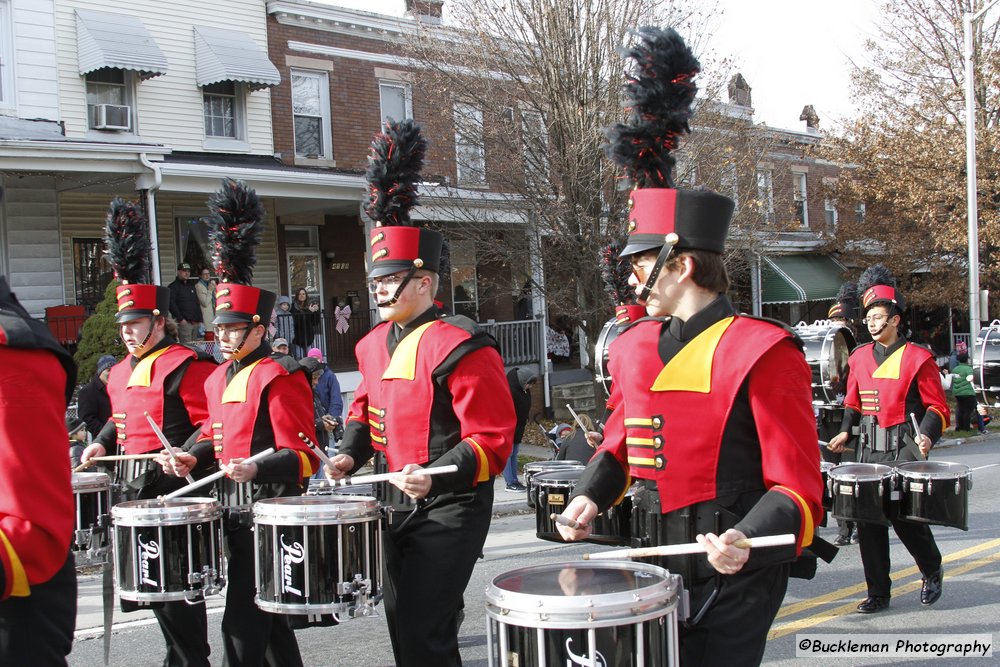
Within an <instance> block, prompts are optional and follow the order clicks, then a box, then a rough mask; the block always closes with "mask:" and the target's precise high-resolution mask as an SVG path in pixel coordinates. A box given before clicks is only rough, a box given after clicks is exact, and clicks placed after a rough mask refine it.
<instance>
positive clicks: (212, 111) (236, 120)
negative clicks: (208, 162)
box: [201, 81, 243, 139]
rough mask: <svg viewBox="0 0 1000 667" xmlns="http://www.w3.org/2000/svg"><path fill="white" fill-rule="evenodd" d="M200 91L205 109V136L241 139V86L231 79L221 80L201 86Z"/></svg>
mask: <svg viewBox="0 0 1000 667" xmlns="http://www.w3.org/2000/svg"><path fill="white" fill-rule="evenodd" d="M201 93H202V100H203V106H204V111H205V136H206V137H210V138H215V139H242V138H243V90H242V86H241V85H240V84H237V83H235V82H233V81H221V82H219V83H213V84H210V85H208V86H204V87H202V89H201Z"/></svg>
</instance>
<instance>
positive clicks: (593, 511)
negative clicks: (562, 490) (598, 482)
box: [556, 496, 597, 542]
mask: <svg viewBox="0 0 1000 667" xmlns="http://www.w3.org/2000/svg"><path fill="white" fill-rule="evenodd" d="M562 515H563V516H564V517H565V518H567V519H573V520H574V521H576V522H577V523H580V524H583V528H570V527H569V526H564V525H562V524H561V523H557V524H556V529H557V530H558V531H559V534H560V535H562V538H563V539H564V540H566V541H567V542H575V541H577V540H582V539H584V538H586V537H587V536H588V535H590V522H591V521H593V519H594V517H595V516H597V504H596V503H595V502H594V501H593V500H591V499H590V498H588V497H587V496H577V497H576V498H574V499H573V500H571V501H570V502H569V505H567V506H566V509H564V510H563V512H562Z"/></svg>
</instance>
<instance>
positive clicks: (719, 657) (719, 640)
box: [680, 564, 789, 667]
mask: <svg viewBox="0 0 1000 667" xmlns="http://www.w3.org/2000/svg"><path fill="white" fill-rule="evenodd" d="M788 568H789V566H788V565H787V564H783V565H771V566H768V567H763V568H760V569H756V570H751V571H749V572H740V573H738V574H735V575H732V576H721V577H718V580H719V581H720V586H719V594H718V597H717V598H716V600H715V603H714V604H713V605H712V606H711V607H709V609H708V611H707V612H706V613H705V615H704V616H703V617H702V618H701V620H700V621H699V622H698V624H697V625H695V626H694V627H686V626H685V625H684V624H683V623H682V624H681V628H680V654H681V656H680V657H681V667H716V666H717V667H732V665H735V664H739V665H747V666H750V665H759V664H760V663H761V661H762V660H763V659H764V647H765V645H766V644H767V633H768V631H770V629H771V623H772V622H773V621H774V617H775V615H777V613H778V609H779V608H780V607H781V601H782V600H783V599H784V597H785V590H786V589H787V587H788ZM715 582H716V579H715V578H712V579H708V580H705V581H702V582H700V583H696V584H694V585H693V586H691V587H690V593H691V613H692V614H695V613H697V612H698V610H699V609H701V608H702V606H703V605H704V603H705V601H706V600H707V599H708V598H709V596H710V595H711V593H712V591H713V590H714V588H715ZM685 585H687V584H685Z"/></svg>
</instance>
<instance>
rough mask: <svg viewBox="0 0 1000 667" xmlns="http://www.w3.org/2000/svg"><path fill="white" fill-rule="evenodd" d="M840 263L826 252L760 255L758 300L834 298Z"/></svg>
mask: <svg viewBox="0 0 1000 667" xmlns="http://www.w3.org/2000/svg"><path fill="white" fill-rule="evenodd" d="M844 271H845V267H844V265H843V264H841V263H840V262H838V261H837V260H836V259H834V258H833V257H830V256H828V255H770V256H768V255H765V256H764V257H761V266H760V278H761V303H803V302H805V301H826V300H830V299H835V298H837V292H838V291H839V290H840V284H841V283H842V282H843V279H842V278H841V276H842V275H843V273H844Z"/></svg>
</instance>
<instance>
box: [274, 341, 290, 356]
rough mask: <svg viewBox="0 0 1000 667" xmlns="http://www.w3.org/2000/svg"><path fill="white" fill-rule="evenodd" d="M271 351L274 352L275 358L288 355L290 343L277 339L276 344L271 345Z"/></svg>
mask: <svg viewBox="0 0 1000 667" xmlns="http://www.w3.org/2000/svg"><path fill="white" fill-rule="evenodd" d="M271 349H272V350H274V352H273V353H272V355H273V356H284V355H287V354H288V341H287V340H286V339H284V338H275V339H274V342H273V343H271Z"/></svg>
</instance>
